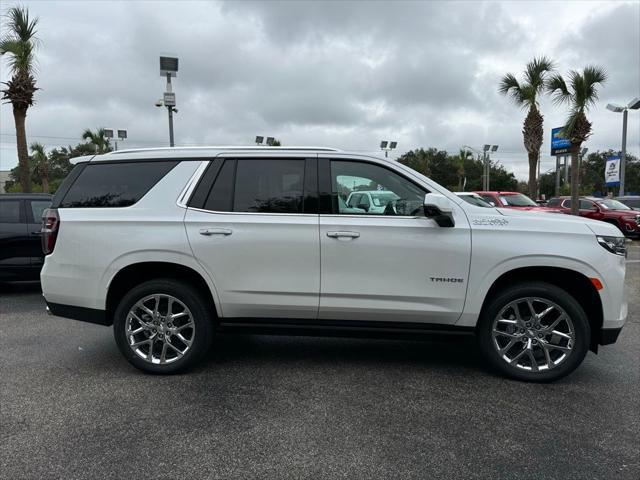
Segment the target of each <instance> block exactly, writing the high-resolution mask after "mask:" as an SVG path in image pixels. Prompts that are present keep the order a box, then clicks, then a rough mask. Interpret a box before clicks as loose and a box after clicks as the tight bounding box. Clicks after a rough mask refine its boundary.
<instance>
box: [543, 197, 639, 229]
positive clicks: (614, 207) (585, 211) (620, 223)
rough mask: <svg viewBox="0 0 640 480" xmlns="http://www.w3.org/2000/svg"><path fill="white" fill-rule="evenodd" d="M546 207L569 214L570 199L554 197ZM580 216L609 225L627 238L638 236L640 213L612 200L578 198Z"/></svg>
mask: <svg viewBox="0 0 640 480" xmlns="http://www.w3.org/2000/svg"><path fill="white" fill-rule="evenodd" d="M548 205H549V206H553V207H556V208H560V209H561V210H562V212H563V213H569V214H570V213H571V197H554V198H552V199H551V200H549V203H548ZM580 216H581V217H588V218H593V219H595V220H602V221H603V222H608V223H611V224H613V225H615V226H616V227H618V228H619V229H620V230H621V231H622V232H623V233H624V234H625V235H626V236H628V237H638V236H640V213H638V212H637V211H635V210H633V209H631V208H629V207H627V206H626V205H625V204H624V203H622V202H619V201H617V200H613V199H612V198H598V197H580Z"/></svg>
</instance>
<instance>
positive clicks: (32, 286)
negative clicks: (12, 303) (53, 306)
mask: <svg viewBox="0 0 640 480" xmlns="http://www.w3.org/2000/svg"><path fill="white" fill-rule="evenodd" d="M27 293H28V294H31V293H42V288H41V287H40V282H37V281H36V282H0V296H3V295H15V294H17V295H22V294H27Z"/></svg>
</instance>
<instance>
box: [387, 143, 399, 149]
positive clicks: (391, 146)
mask: <svg viewBox="0 0 640 480" xmlns="http://www.w3.org/2000/svg"><path fill="white" fill-rule="evenodd" d="M397 146H398V142H390V143H389V148H390V149H391V150H393V149H394V148H396V147H397Z"/></svg>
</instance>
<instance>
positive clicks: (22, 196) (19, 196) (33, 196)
mask: <svg viewBox="0 0 640 480" xmlns="http://www.w3.org/2000/svg"><path fill="white" fill-rule="evenodd" d="M0 198H15V199H16V200H42V199H44V198H46V199H52V198H53V195H51V194H50V193H0Z"/></svg>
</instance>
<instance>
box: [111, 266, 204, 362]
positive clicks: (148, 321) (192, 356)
mask: <svg viewBox="0 0 640 480" xmlns="http://www.w3.org/2000/svg"><path fill="white" fill-rule="evenodd" d="M113 328H114V335H115V339H116V343H117V344H118V347H119V349H120V351H121V352H122V354H123V355H124V356H125V358H126V359H127V360H128V361H129V362H130V363H132V364H133V365H134V366H136V367H138V368H139V369H141V370H144V371H145V372H149V373H166V374H168V373H176V372H179V371H182V370H185V369H187V368H189V367H191V366H192V365H194V364H195V363H197V361H198V360H200V359H201V358H202V356H203V355H204V354H205V353H206V351H207V350H208V348H209V346H210V344H211V340H212V335H213V324H212V320H211V314H210V312H209V311H208V306H207V302H206V301H204V299H203V298H202V296H201V295H200V294H199V293H198V292H197V290H196V289H194V288H193V287H191V286H189V285H184V284H182V283H180V282H177V281H176V280H173V279H161V280H152V281H149V282H145V283H143V284H140V285H138V286H137V287H135V288H133V289H132V290H131V291H130V292H129V293H127V294H126V295H125V296H124V298H123V299H122V301H121V302H120V304H119V305H118V308H117V309H116V312H115V318H114V322H113Z"/></svg>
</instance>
